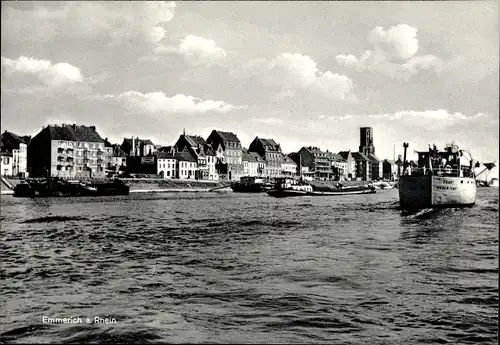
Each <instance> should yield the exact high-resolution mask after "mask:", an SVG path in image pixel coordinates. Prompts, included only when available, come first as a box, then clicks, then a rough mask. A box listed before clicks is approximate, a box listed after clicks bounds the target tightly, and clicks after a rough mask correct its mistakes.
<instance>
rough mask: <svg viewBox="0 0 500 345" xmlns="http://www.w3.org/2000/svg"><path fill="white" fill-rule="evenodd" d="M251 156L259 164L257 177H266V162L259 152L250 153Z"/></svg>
mask: <svg viewBox="0 0 500 345" xmlns="http://www.w3.org/2000/svg"><path fill="white" fill-rule="evenodd" d="M248 154H249V155H251V156H252V157H253V159H254V160H255V161H256V162H257V175H256V176H257V177H264V173H265V172H266V160H265V159H264V158H262V157H261V156H260V155H259V154H258V153H257V152H248Z"/></svg>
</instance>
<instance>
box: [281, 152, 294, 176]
mask: <svg viewBox="0 0 500 345" xmlns="http://www.w3.org/2000/svg"><path fill="white" fill-rule="evenodd" d="M281 174H282V175H285V176H295V175H297V163H295V162H294V161H293V159H292V158H290V156H288V155H283V160H282V161H281Z"/></svg>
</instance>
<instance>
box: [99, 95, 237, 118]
mask: <svg viewBox="0 0 500 345" xmlns="http://www.w3.org/2000/svg"><path fill="white" fill-rule="evenodd" d="M92 97H93V99H97V100H113V101H117V102H119V103H122V104H123V105H125V106H126V107H129V108H132V109H134V110H139V111H146V112H150V113H157V112H172V113H185V114H192V113H206V112H217V113H227V112H229V111H232V110H237V109H244V108H246V107H245V106H235V105H232V104H229V103H226V102H224V101H212V100H205V101H204V100H202V99H200V98H197V97H193V96H186V95H183V94H177V95H175V96H172V97H167V96H166V95H165V94H164V93H163V92H151V93H141V92H138V91H127V92H123V93H121V94H118V95H109V94H108V95H98V96H92Z"/></svg>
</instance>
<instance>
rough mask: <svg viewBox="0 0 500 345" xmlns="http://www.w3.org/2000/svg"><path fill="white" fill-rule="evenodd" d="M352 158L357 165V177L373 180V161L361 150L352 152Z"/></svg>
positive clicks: (363, 179)
mask: <svg viewBox="0 0 500 345" xmlns="http://www.w3.org/2000/svg"><path fill="white" fill-rule="evenodd" d="M351 155H352V158H353V159H354V162H355V165H356V179H357V180H362V181H370V180H371V162H370V159H369V158H368V157H366V156H365V155H364V154H362V153H361V152H351Z"/></svg>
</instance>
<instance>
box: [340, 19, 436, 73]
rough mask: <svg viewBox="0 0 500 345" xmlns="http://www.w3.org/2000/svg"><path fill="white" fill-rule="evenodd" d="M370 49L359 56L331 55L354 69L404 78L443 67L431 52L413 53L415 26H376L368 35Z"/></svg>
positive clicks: (416, 50) (343, 64) (416, 47)
mask: <svg viewBox="0 0 500 345" xmlns="http://www.w3.org/2000/svg"><path fill="white" fill-rule="evenodd" d="M368 42H370V43H371V44H372V45H373V49H371V50H366V51H365V52H364V53H363V54H362V55H361V56H360V57H359V58H358V57H356V56H355V55H352V54H339V55H337V56H336V57H335V59H336V61H337V63H338V64H339V65H341V66H345V67H348V68H352V69H355V70H357V71H358V72H363V71H369V72H375V73H381V74H384V75H387V76H388V77H390V78H393V79H408V78H410V77H411V76H413V75H416V74H417V73H419V72H420V71H425V70H435V71H436V72H440V71H443V69H444V66H445V63H444V61H443V60H441V59H440V58H438V57H436V56H434V55H430V54H428V55H420V56H415V54H416V53H417V52H418V48H419V45H418V39H417V29H416V28H413V27H411V26H409V25H406V24H400V25H397V26H391V27H389V28H388V29H387V30H384V28H382V27H380V26H377V27H376V28H375V29H373V30H372V31H371V32H370V34H369V35H368Z"/></svg>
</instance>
